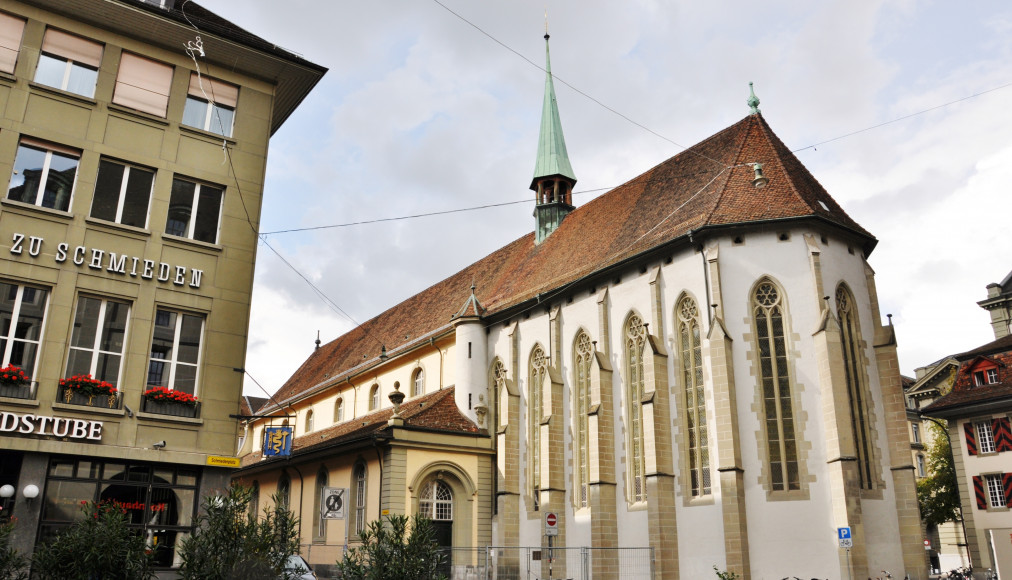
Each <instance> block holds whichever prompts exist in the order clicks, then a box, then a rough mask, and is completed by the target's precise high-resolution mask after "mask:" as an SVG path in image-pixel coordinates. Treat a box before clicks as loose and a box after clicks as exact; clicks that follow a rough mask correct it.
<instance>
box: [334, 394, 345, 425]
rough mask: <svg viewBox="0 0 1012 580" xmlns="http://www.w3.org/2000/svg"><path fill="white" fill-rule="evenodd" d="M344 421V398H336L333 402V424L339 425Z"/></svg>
mask: <svg viewBox="0 0 1012 580" xmlns="http://www.w3.org/2000/svg"><path fill="white" fill-rule="evenodd" d="M341 421H344V397H338V398H337V400H336V401H334V422H335V423H340V422H341Z"/></svg>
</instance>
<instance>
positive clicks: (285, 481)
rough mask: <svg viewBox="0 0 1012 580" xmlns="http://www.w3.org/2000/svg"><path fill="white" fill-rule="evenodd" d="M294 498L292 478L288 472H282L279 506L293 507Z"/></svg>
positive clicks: (279, 484) (279, 483)
mask: <svg viewBox="0 0 1012 580" xmlns="http://www.w3.org/2000/svg"><path fill="white" fill-rule="evenodd" d="M291 500H292V478H290V477H288V472H284V471H283V472H281V477H280V478H279V479H278V507H279V508H284V509H286V510H287V509H291V508H290V507H289V506H290V505H291Z"/></svg>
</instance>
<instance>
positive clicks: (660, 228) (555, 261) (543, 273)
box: [275, 114, 876, 402]
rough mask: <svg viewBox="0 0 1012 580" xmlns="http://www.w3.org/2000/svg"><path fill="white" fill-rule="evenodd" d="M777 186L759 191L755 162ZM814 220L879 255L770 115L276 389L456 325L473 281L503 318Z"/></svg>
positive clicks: (368, 329) (336, 345) (383, 324)
mask: <svg viewBox="0 0 1012 580" xmlns="http://www.w3.org/2000/svg"><path fill="white" fill-rule="evenodd" d="M755 162H758V163H761V164H762V165H763V173H764V174H765V176H766V177H767V178H768V179H769V183H768V185H766V186H765V187H763V188H761V189H758V188H756V187H755V186H753V185H752V180H753V178H754V171H753V168H752V166H751V164H752V163H755ZM799 218H801V219H804V218H807V219H816V220H821V221H823V222H825V223H828V224H833V225H835V226H838V227H840V228H843V229H845V230H848V231H850V232H851V233H852V234H853V235H855V236H856V238H857V239H859V240H860V241H861V243H863V244H864V248H865V250H866V251H867V252H870V251H871V249H872V248H874V246H875V244H876V240H875V238H874V237H873V236H872V235H871V234H870V233H868V232H867V231H866V230H865V229H864V228H862V227H861V226H859V225H858V224H857V223H856V222H855V221H854V220H852V219H851V218H850V216H848V215H847V214H846V213H845V212H844V211H843V209H842V208H841V207H840V206H839V204H837V203H836V201H834V200H833V198H832V197H830V195H829V193H828V192H826V190H825V189H824V188H823V187H822V185H821V184H819V182H818V181H816V179H815V178H814V177H813V176H812V175H811V173H809V172H808V170H807V169H805V167H804V166H803V165H802V164H801V162H800V161H798V159H797V158H796V157H795V156H794V154H793V153H791V151H790V150H789V149H788V148H787V147H786V146H785V145H784V144H783V142H782V141H780V139H779V138H778V137H777V136H776V135H775V134H774V133H773V131H772V129H770V127H769V125H768V124H767V123H766V121H765V119H763V117H762V115H761V114H756V115H749V116H748V117H745V118H744V119H742V120H741V121H739V122H738V123H736V124H734V125H732V126H730V127H728V128H727V129H724V130H723V131H721V132H719V133H717V134H715V135H713V136H712V137H710V138H708V139H706V140H704V141H702V142H700V143H698V144H696V145H695V146H693V147H691V148H689V149H687V150H685V151H683V152H682V153H679V154H678V155H676V156H674V157H672V158H670V159H668V160H667V161H664V162H663V163H661V164H660V165H658V166H656V167H654V168H653V169H650V170H649V171H647V172H646V173H644V174H642V175H640V176H639V177H636V178H634V179H632V180H630V181H628V182H627V183H625V184H623V185H621V186H619V187H616V188H615V189H613V190H611V191H610V192H608V193H606V194H604V195H601V196H600V197H598V198H596V199H594V200H592V201H590V202H588V203H587V204H585V205H583V206H581V207H579V208H577V209H576V210H574V211H573V212H572V213H571V214H569V215H568V216H567V217H566V219H565V221H563V222H562V224H561V225H560V226H559V228H558V229H557V230H555V232H554V233H552V234H551V235H550V236H549V237H548V238H547V239H546V240H545V241H544V242H542V243H541V244H539V245H535V244H534V233H533V232H531V233H529V234H527V235H525V236H524V237H522V238H520V239H518V240H516V241H514V242H512V243H511V244H509V245H507V246H505V247H503V248H501V249H499V250H497V251H495V252H493V253H492V254H490V255H488V256H486V257H485V258H482V259H481V260H479V261H477V262H475V263H474V264H471V265H470V266H468V267H466V268H464V269H463V270H461V271H460V272H458V273H456V274H454V275H453V276H450V277H449V278H447V279H445V280H443V281H441V282H439V283H437V284H435V285H434V286H431V287H430V288H428V289H426V290H423V291H422V292H420V293H418V294H416V295H415V296H412V297H411V298H408V299H407V300H405V301H404V302H402V303H400V304H398V305H397V306H394V307H393V308H391V309H389V310H387V311H386V312H384V313H382V314H380V315H379V316H376V317H375V318H373V319H371V320H369V321H367V322H365V323H364V324H362V325H361V326H359V327H357V328H355V329H353V330H351V331H350V332H348V333H347V334H345V335H343V336H341V337H338V338H337V339H335V340H333V341H332V342H330V343H328V344H326V345H324V346H322V347H320V348H319V349H317V350H316V351H314V352H313V354H312V355H310V357H309V358H308V359H307V360H306V361H305V362H304V363H303V365H302V367H301V368H299V369H298V370H297V371H296V372H295V374H294V375H292V377H291V378H290V379H289V380H288V382H287V383H285V385H283V386H282V388H281V389H280V390H279V391H278V393H277V395H276V397H275V398H276V400H278V401H279V402H284V401H286V400H288V399H291V398H293V397H297V396H300V395H303V394H306V393H308V392H310V391H312V390H313V389H314V388H318V387H320V386H321V385H322V384H323V383H324V382H325V381H335V380H339V379H340V378H341V377H342V376H343V375H345V374H348V373H349V372H354V369H355V368H356V367H359V366H361V365H363V364H371V363H373V362H375V357H376V356H377V355H378V354H379V350H380V345H386V346H387V348H388V349H390V352H391V353H396V351H397V350H398V348H401V347H404V346H407V345H406V344H405V340H404V337H405V336H409V337H411V338H410V340H412V341H419V340H427V337H428V336H431V335H433V334H434V333H437V331H439V330H440V329H447V328H448V327H449V323H450V319H451V317H452V316H453V315H454V314H456V311H457V310H458V309H459V308H460V305H461V304H463V303H464V302H465V300H467V299H468V298H469V294H470V287H471V284H472V282H473V283H474V284H475V286H476V288H477V290H476V296H477V299H478V301H479V302H480V304H481V305H482V306H483V307H484V308H485V312H484V315H485V316H488V315H490V314H495V313H497V312H501V311H503V310H505V309H507V308H509V307H511V306H516V305H518V304H520V303H523V302H525V301H527V300H530V299H533V298H536V297H538V296H539V295H541V294H543V293H545V292H549V291H552V290H555V289H558V288H561V287H563V286H565V285H566V284H569V283H572V282H575V281H577V280H580V279H581V278H584V277H586V276H588V275H590V274H593V273H595V272H597V271H600V270H602V269H604V268H606V267H608V266H611V265H614V264H617V263H619V262H622V261H624V260H626V259H629V258H632V257H635V256H637V255H639V254H642V253H644V252H646V251H649V250H651V249H654V248H657V247H659V246H662V245H665V244H667V243H670V242H672V241H674V240H677V239H680V238H683V239H684V238H687V237H688V236H689V235H692V234H695V235H697V236H698V235H700V234H701V233H702V232H701V231H705V230H707V229H712V228H720V227H723V226H729V225H735V224H748V223H757V222H770V221H777V220H795V219H799Z"/></svg>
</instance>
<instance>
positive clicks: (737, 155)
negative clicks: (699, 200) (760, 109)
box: [703, 113, 759, 224]
mask: <svg viewBox="0 0 1012 580" xmlns="http://www.w3.org/2000/svg"><path fill="white" fill-rule="evenodd" d="M758 114H759V113H756V115H758ZM754 116H755V115H749V116H748V117H746V118H747V119H749V125H750V126H751V124H752V123H753V121H752V117H754ZM738 123H741V121H739V122H738ZM716 136H717V133H714V134H713V135H712V136H711V138H712V137H716ZM746 143H748V129H745V133H744V135H743V136H742V138H741V143H740V144H739V145H738V151H737V153H735V155H734V160H735V162H736V163H737V161H739V160H740V159H741V154H742V151H744V150H745V144H746ZM725 169H727V167H725ZM730 169H731V171H728V172H727V178H726V179H725V180H724V184H723V185H722V186H721V188H720V193H718V194H717V199H716V200H715V201H714V202H713V206H712V207H710V212H709V213H707V214H706V219H704V220H703V223H704V224H708V223H710V218H712V217H713V214H715V213H717V208H718V207H720V204H721V202H722V201H723V200H724V193H726V192H727V184H728V183H730V182H731V174H732V173H733V172H734V169H735V168H734V165H732V166H731V167H730Z"/></svg>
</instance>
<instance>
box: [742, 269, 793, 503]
mask: <svg viewBox="0 0 1012 580" xmlns="http://www.w3.org/2000/svg"><path fill="white" fill-rule="evenodd" d="M784 314H785V313H784V306H783V300H782V297H781V293H780V290H779V289H778V288H777V287H776V286H774V285H773V283H772V282H769V281H764V282H761V283H760V284H759V285H758V286H757V287H756V290H755V292H754V293H753V295H752V315H753V317H754V320H753V322H754V323H755V329H756V342H757V346H758V353H759V387H760V391H761V395H762V401H763V421H764V428H765V433H766V452H767V456H768V460H769V465H770V477H769V483H770V487H771V489H772V490H773V491H789V490H796V489H801V477H800V473H799V469H798V468H799V466H798V446H797V439H796V437H795V432H794V408H793V402H792V400H791V382H790V377H789V376H788V367H787V342H786V339H785V337H784V318H785V316H784Z"/></svg>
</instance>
